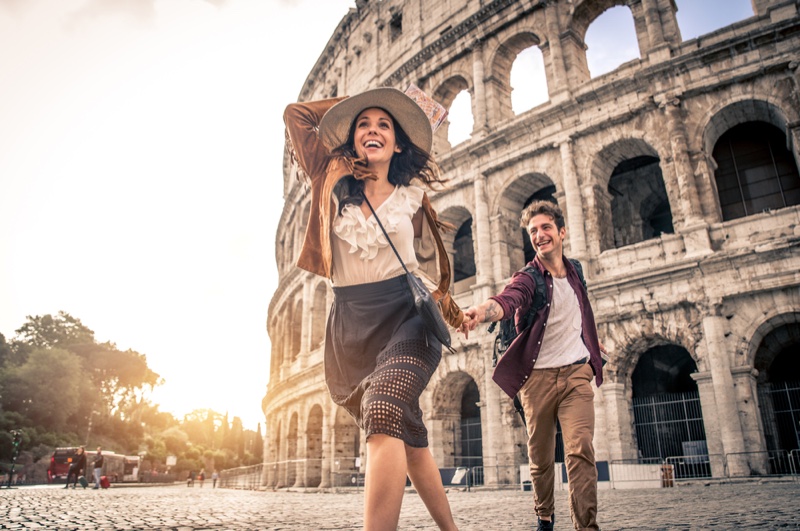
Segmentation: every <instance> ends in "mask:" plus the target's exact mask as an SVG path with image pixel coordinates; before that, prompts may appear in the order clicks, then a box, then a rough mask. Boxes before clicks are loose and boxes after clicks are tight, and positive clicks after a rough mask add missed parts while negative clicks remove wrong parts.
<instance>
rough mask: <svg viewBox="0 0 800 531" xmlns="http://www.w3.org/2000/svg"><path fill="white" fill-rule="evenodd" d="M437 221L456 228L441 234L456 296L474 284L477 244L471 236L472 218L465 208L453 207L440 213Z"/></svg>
mask: <svg viewBox="0 0 800 531" xmlns="http://www.w3.org/2000/svg"><path fill="white" fill-rule="evenodd" d="M439 219H441V220H442V221H445V222H447V223H450V224H452V225H453V226H454V227H455V228H456V230H455V231H454V232H447V233H445V234H442V241H443V242H444V247H445V249H447V254H448V256H449V258H450V270H451V271H452V272H453V292H454V293H455V294H456V295H458V294H459V293H462V292H465V291H468V290H469V289H470V287H471V286H472V285H473V284H475V274H476V266H475V256H476V252H477V248H476V245H477V244H476V242H475V238H474V236H473V229H474V218H473V217H472V213H471V212H470V211H469V210H468V209H467V208H465V207H463V206H453V207H450V208H447V209H445V210H443V211H442V212H440V213H439Z"/></svg>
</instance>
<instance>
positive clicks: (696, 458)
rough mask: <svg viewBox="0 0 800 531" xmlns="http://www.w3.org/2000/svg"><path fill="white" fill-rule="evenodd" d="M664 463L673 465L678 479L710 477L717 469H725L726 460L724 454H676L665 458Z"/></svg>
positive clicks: (674, 473) (675, 476) (673, 470)
mask: <svg viewBox="0 0 800 531" xmlns="http://www.w3.org/2000/svg"><path fill="white" fill-rule="evenodd" d="M664 464H665V465H669V466H671V467H672V472H673V476H674V478H675V479H676V480H681V479H699V478H710V477H713V476H714V473H713V472H715V471H724V470H725V460H724V458H723V456H722V455H717V454H700V455H675V456H670V457H667V458H666V459H664Z"/></svg>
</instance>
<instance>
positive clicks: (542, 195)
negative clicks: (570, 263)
mask: <svg viewBox="0 0 800 531" xmlns="http://www.w3.org/2000/svg"><path fill="white" fill-rule="evenodd" d="M555 193H556V186H555V185H554V184H551V185H550V186H545V187H544V188H542V189H541V190H539V191H537V192H536V193H534V194H533V195H531V196H530V197H529V198H528V200H527V201H525V204H524V205H523V207H522V208H523V210H524V209H525V208H527V207H528V205H530V204H531V203H533V202H534V201H550V202H551V203H553V204H555V205H557V204H558V201H556V198H555ZM519 230H521V231H522V250H523V252H524V253H525V263H526V264H527V263H528V262H530V261H531V260H533V259H534V257H535V256H536V251H534V250H533V244H531V237H530V236H529V235H528V231H527V230H526V229H525V228H524V227H521V228H520V229H519Z"/></svg>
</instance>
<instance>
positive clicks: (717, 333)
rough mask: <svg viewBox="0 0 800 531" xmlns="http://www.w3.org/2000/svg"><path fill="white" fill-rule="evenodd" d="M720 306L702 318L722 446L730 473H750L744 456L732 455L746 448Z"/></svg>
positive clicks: (731, 474)
mask: <svg viewBox="0 0 800 531" xmlns="http://www.w3.org/2000/svg"><path fill="white" fill-rule="evenodd" d="M718 306H719V305H717V306H716V307H714V308H712V309H711V312H712V313H711V314H710V315H706V316H705V317H704V318H703V336H704V338H705V342H706V351H707V353H708V366H709V368H710V369H711V380H712V385H713V388H714V400H715V402H716V405H717V417H718V419H719V431H720V439H721V441H722V450H723V452H724V453H725V456H726V461H727V463H728V474H729V475H730V476H749V475H750V468H749V467H748V465H747V459H746V458H745V456H743V455H732V454H741V453H743V452H744V451H745V446H744V434H743V433H742V425H741V423H740V422H739V412H738V408H737V405H736V396H735V394H734V387H733V375H732V374H731V360H730V353H729V351H728V348H729V347H728V345H727V344H726V342H725V318H724V317H723V316H721V315H718V314H719V307H718Z"/></svg>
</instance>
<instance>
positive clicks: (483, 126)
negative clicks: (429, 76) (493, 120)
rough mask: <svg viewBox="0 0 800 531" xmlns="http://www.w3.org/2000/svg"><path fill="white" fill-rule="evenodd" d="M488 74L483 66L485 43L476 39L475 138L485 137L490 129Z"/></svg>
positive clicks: (474, 44) (473, 108)
mask: <svg viewBox="0 0 800 531" xmlns="http://www.w3.org/2000/svg"><path fill="white" fill-rule="evenodd" d="M485 78H486V74H485V72H484V67H483V45H482V44H481V42H480V41H475V42H474V43H473V45H472V83H473V87H474V90H473V94H472V97H473V102H472V110H473V114H474V116H475V121H474V123H473V125H472V138H473V140H475V139H479V138H483V137H484V136H486V133H487V132H488V131H489V120H488V114H487V111H486V85H485V84H484V83H485Z"/></svg>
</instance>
